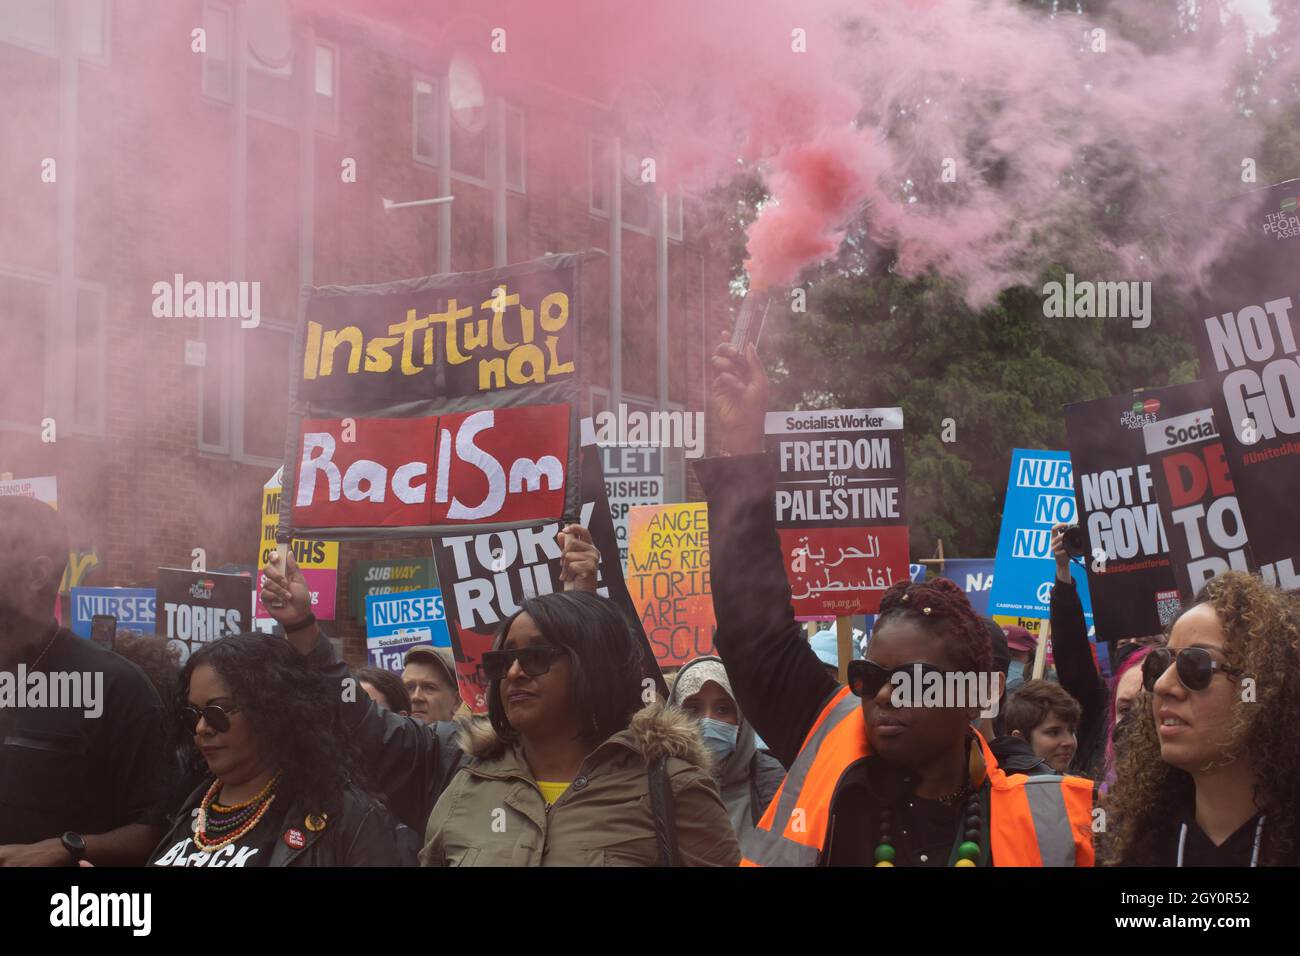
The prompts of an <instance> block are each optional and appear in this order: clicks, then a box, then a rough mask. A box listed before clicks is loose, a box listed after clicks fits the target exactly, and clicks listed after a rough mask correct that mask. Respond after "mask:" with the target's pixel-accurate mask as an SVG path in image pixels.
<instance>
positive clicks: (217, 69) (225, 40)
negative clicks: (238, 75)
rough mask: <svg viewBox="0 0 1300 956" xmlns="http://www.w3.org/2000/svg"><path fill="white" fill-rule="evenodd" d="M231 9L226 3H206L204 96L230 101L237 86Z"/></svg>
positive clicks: (204, 12)
mask: <svg viewBox="0 0 1300 956" xmlns="http://www.w3.org/2000/svg"><path fill="white" fill-rule="evenodd" d="M230 31H231V20H230V8H229V7H228V6H226V5H225V4H224V3H214V2H212V0H207V2H205V3H204V4H203V32H204V34H205V37H206V39H205V41H204V42H205V44H206V48H205V50H204V53H203V95H204V96H211V97H212V98H213V99H218V100H222V101H224V102H227V103H229V102H230V92H231V88H232V87H233V86H234V82H233V81H234V75H233V74H234V70H233V65H232V58H231V55H230V53H231V47H232V45H233V44H232V43H231V42H230Z"/></svg>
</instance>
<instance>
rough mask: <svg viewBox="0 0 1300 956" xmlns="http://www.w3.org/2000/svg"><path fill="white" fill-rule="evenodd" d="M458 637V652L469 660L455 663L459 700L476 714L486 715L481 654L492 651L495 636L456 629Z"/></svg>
mask: <svg viewBox="0 0 1300 956" xmlns="http://www.w3.org/2000/svg"><path fill="white" fill-rule="evenodd" d="M456 631H457V634H458V636H459V637H460V650H461V653H462V654H464V655H465V656H466V657H467V658H469V660H464V661H461V660H458V661H456V683H457V684H459V685H460V699H461V700H463V701H464V702H465V706H466V707H468V708H469V709H470V710H471V711H473V712H474V713H476V714H486V713H487V695H488V679H487V676H486V675H485V674H484V673H483V665H482V663H481V662H482V660H483V652H484V651H490V650H492V642H493V641H495V640H496V634H495V632H493V633H487V634H485V633H483V632H482V631H471V630H468V629H467V628H463V627H460V626H459V624H458V625H457V628H456Z"/></svg>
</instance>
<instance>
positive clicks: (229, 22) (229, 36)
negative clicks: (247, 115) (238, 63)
mask: <svg viewBox="0 0 1300 956" xmlns="http://www.w3.org/2000/svg"><path fill="white" fill-rule="evenodd" d="M209 11H211V12H213V13H214V14H220V15H221V16H224V17H225V18H226V47H227V49H226V57H225V60H224V61H216V60H214V61H213V62H223V63H224V66H225V74H226V91H225V93H220V92H217V91H215V90H213V89H210V88H209V85H208V57H210V56H212V52H211V49H206V50H204V51H203V60H202V61H201V63H200V71H201V72H200V77H199V79H200V84H201V87H202V91H203V96H204V97H205V98H206V99H209V100H212V101H213V102H216V103H225V104H227V105H229V104H230V102H231V99H232V97H231V91H232V90H233V89H234V86H235V61H234V57H233V56H232V55H231V54H233V53H234V46H235V44H234V36H233V33H234V25H235V16H234V11H233V10H231V8H230V5H229V4H228V3H225V2H223V0H203V7H202V10H201V11H200V15H199V19H200V20H201V21H202V26H203V29H204V30H205V31H206V30H207V29H208V13H209ZM204 42H205V43H206V42H207V40H206V39H205V41H204Z"/></svg>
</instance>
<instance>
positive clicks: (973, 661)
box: [872, 578, 993, 673]
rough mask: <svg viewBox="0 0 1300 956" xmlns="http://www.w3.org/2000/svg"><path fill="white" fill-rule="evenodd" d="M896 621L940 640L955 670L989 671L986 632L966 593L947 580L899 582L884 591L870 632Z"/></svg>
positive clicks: (989, 646)
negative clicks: (873, 626)
mask: <svg viewBox="0 0 1300 956" xmlns="http://www.w3.org/2000/svg"><path fill="white" fill-rule="evenodd" d="M927 609H928V613H927ZM896 619H897V620H904V621H907V622H908V623H911V624H916V625H918V626H920V627H921V628H923V629H924V630H925V631H926V633H928V634H930V635H932V636H934V637H937V638H939V639H941V640H942V641H943V642H944V649H945V650H946V651H947V652H948V653H949V655H951V657H952V659H953V663H955V664H956V665H957V666H958V668H960V669H962V670H967V671H973V672H976V673H980V672H984V671H989V670H991V669H992V667H993V645H992V641H991V640H990V638H989V632H988V630H987V629H986V628H985V626H984V622H983V621H981V620H980V618H979V616H978V615H977V614H976V613H975V610H974V608H972V607H971V606H970V599H969V598H967V597H966V592H964V591H963V590H962V589H961V588H959V587H957V585H955V584H953V583H952V582H951V581H949V580H948V579H947V578H935V579H934V580H932V581H925V582H922V583H917V582H913V581H900V582H898V583H897V584H895V585H894V586H893V587H891V588H890V589H889V590H888V591H886V592H885V593H884V595H883V596H882V597H881V599H880V611H879V613H878V614H877V615H876V626H875V628H874V629H873V631H872V633H875V631H878V630H880V626H881V625H882V624H884V623H885V622H886V621H892V620H896Z"/></svg>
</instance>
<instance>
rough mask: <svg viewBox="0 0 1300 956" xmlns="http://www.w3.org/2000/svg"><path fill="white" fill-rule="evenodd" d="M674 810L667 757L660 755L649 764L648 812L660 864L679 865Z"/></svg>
mask: <svg viewBox="0 0 1300 956" xmlns="http://www.w3.org/2000/svg"><path fill="white" fill-rule="evenodd" d="M674 810H675V808H674V800H673V787H672V784H671V783H670V782H669V780H668V758H667V757H660V758H659V759H658V760H656V761H655V762H654V763H652V764H651V765H650V813H651V815H652V816H653V817H654V824H655V842H656V843H657V844H658V845H659V865H660V866H681V860H680V858H679V857H678V854H677V821H676V815H675V812H674Z"/></svg>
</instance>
